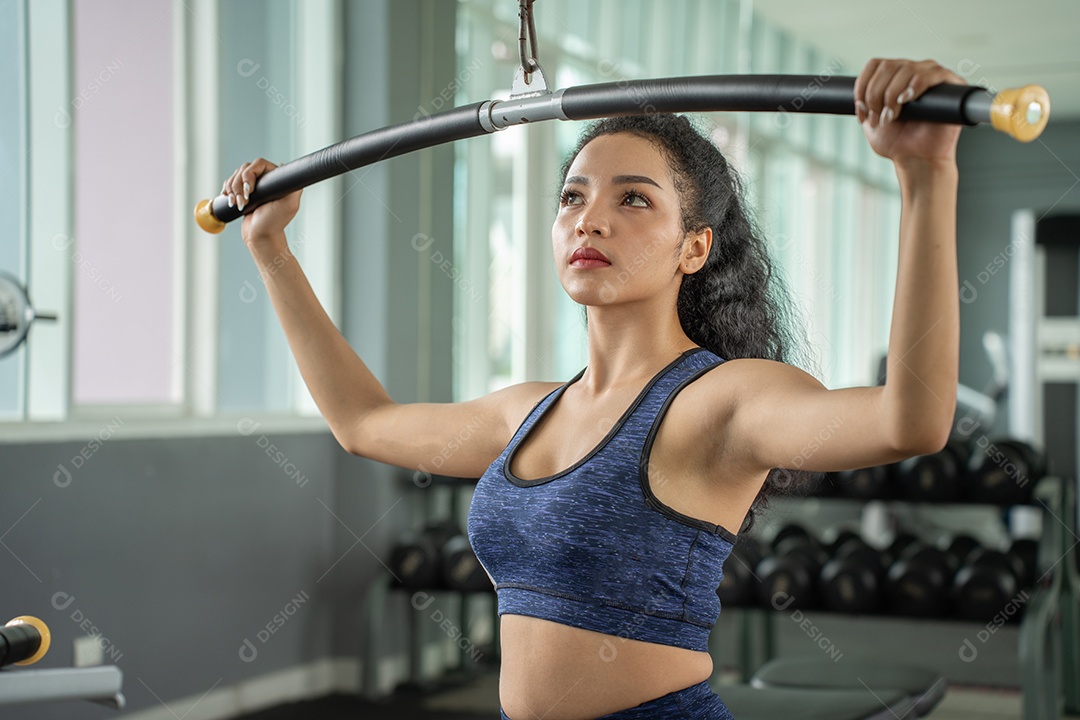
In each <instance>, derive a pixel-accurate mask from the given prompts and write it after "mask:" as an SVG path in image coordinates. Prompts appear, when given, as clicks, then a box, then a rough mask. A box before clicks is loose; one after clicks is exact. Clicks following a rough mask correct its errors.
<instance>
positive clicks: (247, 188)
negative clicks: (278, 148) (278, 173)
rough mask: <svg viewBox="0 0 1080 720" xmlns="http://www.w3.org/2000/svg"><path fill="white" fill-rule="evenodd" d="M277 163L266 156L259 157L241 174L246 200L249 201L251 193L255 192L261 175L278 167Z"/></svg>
mask: <svg viewBox="0 0 1080 720" xmlns="http://www.w3.org/2000/svg"><path fill="white" fill-rule="evenodd" d="M276 167H277V165H275V164H274V163H272V162H270V161H269V160H266V159H265V158H259V159H257V160H255V162H253V163H251V165H249V166H248V168H247V170H245V171H244V172H242V173H241V174H240V180H241V182H242V183H243V188H244V202H245V203H247V201H248V199H249V198H250V196H251V193H253V192H255V184H256V182H257V181H258V179H259V176H261V175H264V174H266V173H267V172H269V171H271V170H273V169H274V168H276Z"/></svg>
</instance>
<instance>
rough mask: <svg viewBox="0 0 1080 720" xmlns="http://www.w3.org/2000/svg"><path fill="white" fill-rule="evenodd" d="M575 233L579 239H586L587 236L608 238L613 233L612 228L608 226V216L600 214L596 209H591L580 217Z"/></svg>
mask: <svg viewBox="0 0 1080 720" xmlns="http://www.w3.org/2000/svg"><path fill="white" fill-rule="evenodd" d="M574 232H575V233H576V234H577V236H578V237H585V236H587V235H595V236H597V237H607V236H608V234H609V233H610V232H611V227H610V225H609V224H608V221H607V217H606V216H604V215H603V214H602V213H599V212H598V211H597V209H596V208H595V207H590V208H587V209H586V210H584V211H583V212H582V213H581V215H580V216H578V221H577V225H576V226H575V227H574Z"/></svg>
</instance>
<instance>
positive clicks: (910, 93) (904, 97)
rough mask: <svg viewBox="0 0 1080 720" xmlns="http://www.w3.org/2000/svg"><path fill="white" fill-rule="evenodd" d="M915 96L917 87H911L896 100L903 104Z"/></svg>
mask: <svg viewBox="0 0 1080 720" xmlns="http://www.w3.org/2000/svg"><path fill="white" fill-rule="evenodd" d="M913 97H915V88H913V87H909V88H908V89H907V90H905V91H904V92H902V93H900V97H898V98H896V102H898V103H900V104H901V105H903V104H904V103H906V102H908V101H910V100H911V98H913Z"/></svg>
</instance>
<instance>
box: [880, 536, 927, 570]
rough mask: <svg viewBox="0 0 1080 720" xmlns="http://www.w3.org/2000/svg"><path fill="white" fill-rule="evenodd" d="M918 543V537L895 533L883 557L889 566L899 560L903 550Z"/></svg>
mask: <svg viewBox="0 0 1080 720" xmlns="http://www.w3.org/2000/svg"><path fill="white" fill-rule="evenodd" d="M917 542H919V536H918V535H915V534H914V533H910V532H900V533H897V535H896V537H894V538H893V541H892V542H891V543H889V547H888V549H886V550H885V555H886V557H887V559H888V561H889V565H892V564H893V563H894V562H896V561H897V560H899V559H900V556H901V555H902V554H903V552H904V550H905V549H906V548H908V547H909V546H911V545H913V544H915V543H917Z"/></svg>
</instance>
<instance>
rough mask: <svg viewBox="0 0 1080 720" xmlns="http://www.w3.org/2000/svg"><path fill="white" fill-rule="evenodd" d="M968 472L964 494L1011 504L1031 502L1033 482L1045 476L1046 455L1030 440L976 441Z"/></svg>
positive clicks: (995, 502)
mask: <svg viewBox="0 0 1080 720" xmlns="http://www.w3.org/2000/svg"><path fill="white" fill-rule="evenodd" d="M976 448H977V449H976V452H975V453H974V455H973V456H972V458H971V465H970V468H969V472H968V475H967V497H968V498H969V499H970V500H974V501H977V502H985V503H992V504H995V505H1014V504H1020V503H1027V502H1030V501H1031V493H1032V491H1033V490H1034V488H1035V484H1036V483H1037V482H1038V481H1039V480H1041V479H1042V478H1043V477H1044V476H1045V475H1046V470H1047V468H1046V458H1045V456H1044V455H1043V453H1041V452H1040V451H1038V450H1036V449H1035V448H1034V447H1033V446H1032V445H1030V444H1029V443H1026V442H1023V441H1021V440H1014V439H1008V438H1006V439H998V440H994V441H990V440H988V439H986V438H985V437H984V438H982V441H981V442H979V443H976Z"/></svg>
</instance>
